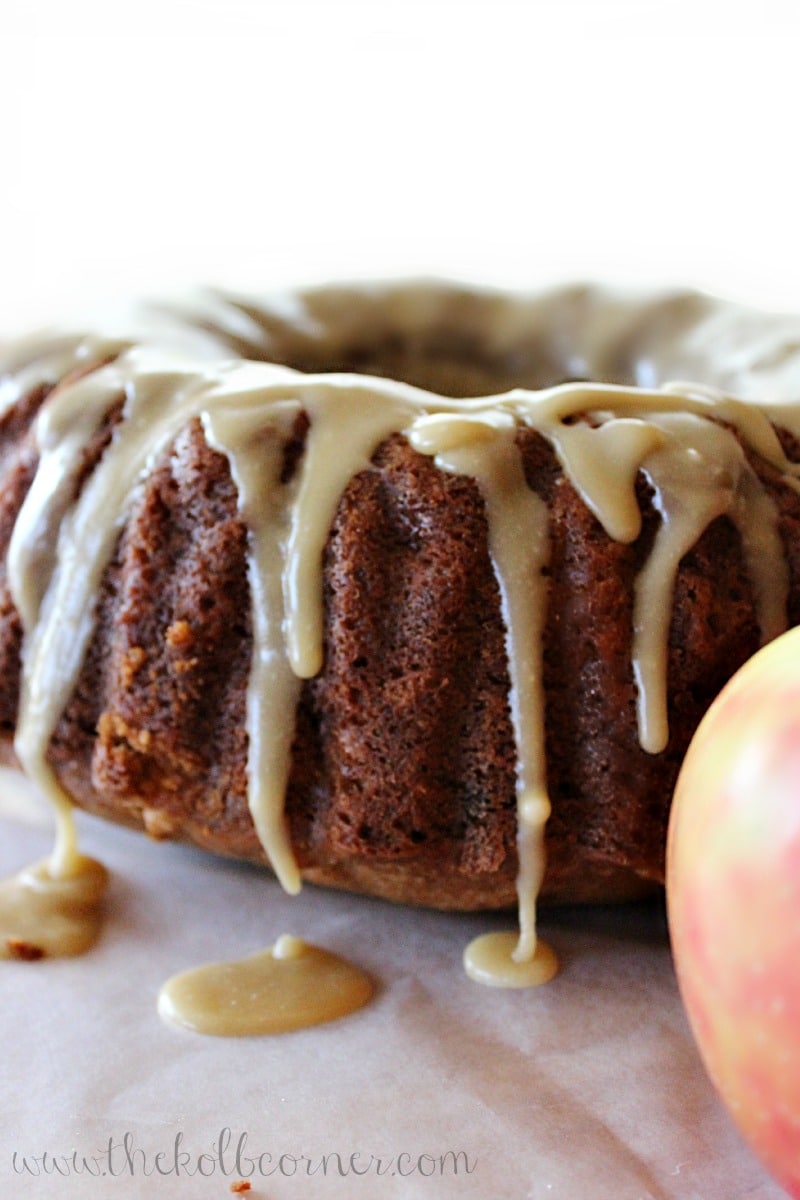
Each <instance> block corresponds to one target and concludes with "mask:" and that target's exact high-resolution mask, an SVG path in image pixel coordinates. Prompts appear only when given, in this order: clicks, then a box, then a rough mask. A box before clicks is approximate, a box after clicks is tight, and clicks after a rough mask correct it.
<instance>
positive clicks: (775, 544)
mask: <svg viewBox="0 0 800 1200" xmlns="http://www.w3.org/2000/svg"><path fill="white" fill-rule="evenodd" d="M130 328H132V329H134V332H130V331H129V330H125V331H124V332H123V333H122V335H120V336H117V334H116V332H114V333H112V334H103V335H99V334H96V333H94V334H88V335H87V334H83V333H79V334H76V335H74V336H73V335H64V336H62V335H60V334H59V335H50V334H43V335H39V336H37V337H35V338H32V339H27V340H24V341H17V342H14V343H12V344H10V345H7V346H5V347H4V348H3V349H2V351H0V401H1V402H2V410H1V417H0V455H2V479H3V488H2V495H0V546H1V548H2V559H3V562H4V565H3V566H2V568H0V722H2V731H3V734H4V736H5V752H6V756H7V758H8V759H9V760H11V759H13V758H14V756H15V757H16V760H18V761H19V762H20V763H21V764H22V765H23V767H24V768H25V769H26V770H27V771H28V772H30V773H31V774H32V775H33V776H34V778H36V779H38V780H39V782H40V783H42V785H43V786H44V787H45V788H46V789H47V790H48V791H49V792H50V794H51V795H53V796H54V797H55V798H56V799H57V801H58V802H59V803H65V802H66V801H65V799H64V797H65V796H68V797H69V798H70V799H71V801H74V802H75V803H76V804H78V805H80V806H82V807H84V808H86V809H88V810H90V811H92V812H94V813H97V814H100V815H101V816H104V817H109V818H112V819H114V820H118V821H123V822H127V823H129V824H132V825H137V826H141V827H143V828H144V829H145V830H146V831H147V832H148V833H149V834H150V835H151V836H153V837H155V838H174V839H187V840H190V841H192V842H194V843H196V844H197V845H199V846H201V847H205V848H207V849H208V850H211V851H214V852H217V853H221V854H226V855H231V856H235V857H239V858H242V859H250V860H255V861H262V862H263V861H269V862H270V863H271V865H272V866H273V868H274V869H275V871H276V872H277V874H278V876H279V877H280V878H281V880H282V882H283V883H284V885H285V886H286V887H288V888H289V889H290V890H294V889H296V887H297V886H298V885H299V880H300V878H301V876H302V877H305V878H307V879H309V880H312V881H315V882H320V883H324V884H330V885H334V886H340V887H345V888H350V889H353V890H356V891H364V892H368V893H372V894H376V895H380V896H384V897H389V898H391V899H394V900H399V901H405V902H411V903H418V904H427V905H433V906H440V907H444V908H462V909H471V908H482V907H486V908H491V907H501V906H506V905H509V904H512V903H514V901H515V899H516V898H517V894H518V892H519V898H520V900H521V903H522V909H523V912H522V926H523V933H524V929H525V925H526V917H525V906H526V904H528V902H529V901H531V903H532V899H533V898H534V897H535V895H536V893H537V892H539V891H540V890H541V894H542V895H543V896H545V897H549V898H551V899H553V900H560V901H563V900H569V901H573V900H605V899H611V898H618V897H624V896H630V895H634V894H637V893H638V892H640V891H641V890H642V889H645V888H647V887H649V886H652V885H653V884H654V883H658V882H659V881H661V880H662V878H663V864H664V844H665V830H666V824H667V815H668V809H669V803H670V796H671V792H672V788H673V784H674V781H675V777H676V773H677V771H678V768H679V766H680V763H681V760H682V758H683V755H684V752H685V750H686V748H687V745H688V742H689V739H690V738H691V736H692V733H693V731H694V729H695V727H696V726H697V724H698V722H699V720H700V717H701V716H702V714H703V713H704V711H705V710H706V708H707V707H708V705H709V703H710V702H711V700H712V699H713V697H714V696H715V695H716V693H717V692H718V691H719V689H720V688H721V686H722V685H723V683H724V682H725V681H726V680H727V679H728V678H729V676H731V675H732V674H733V672H734V671H735V670H736V669H737V668H738V667H739V665H740V664H741V663H742V662H743V661H744V660H745V659H746V658H748V657H749V656H750V655H751V654H752V653H753V652H754V651H755V650H756V649H757V647H758V646H759V644H760V642H762V641H764V640H766V639H769V638H771V637H773V636H775V635H776V634H777V633H779V632H780V631H781V630H782V629H784V628H785V627H786V626H787V624H795V623H798V621H800V495H799V494H798V476H800V468H798V466H796V465H795V462H794V459H795V457H796V452H797V442H796V441H795V436H796V435H798V434H800V407H796V406H793V405H792V401H795V400H796V401H800V323H797V322H791V321H788V320H787V321H783V320H779V319H777V318H768V317H763V318H762V317H758V316H754V315H752V314H748V313H746V312H744V311H743V310H740V309H738V308H736V307H733V306H727V305H723V304H720V303H718V302H715V301H712V300H710V299H708V298H706V297H703V296H699V295H693V294H680V295H672V296H668V297H663V296H661V297H656V298H646V299H643V300H642V299H630V298H624V297H617V296H614V295H611V294H609V293H606V292H602V291H599V290H595V289H591V288H583V287H581V288H569V289H565V290H562V291H558V292H554V293H549V294H546V295H542V296H536V297H532V298H529V297H521V296H507V295H501V294H493V293H489V292H479V291H473V290H469V289H465V288H459V287H455V286H446V285H438V284H421V285H410V284H409V285H396V286H388V287H378V286H364V287H352V288H347V287H345V288H327V289H320V290H317V291H310V292H307V293H304V294H300V295H296V296H291V297H289V298H284V299H282V300H280V301H275V300H273V301H269V302H262V301H251V300H244V299H242V298H238V297H235V296H217V295H214V296H209V297H205V298H203V299H201V300H199V301H198V302H197V303H196V304H195V305H194V307H193V308H192V309H191V311H190V310H189V309H187V308H186V307H184V308H182V309H177V308H176V309H166V308H165V309H163V310H160V311H158V312H156V311H155V310H150V312H149V315H148V316H147V319H146V320H144V321H143V322H142V324H141V327H140V326H139V325H138V324H137V325H136V327H135V328H134V326H133V325H132V326H131V327H130ZM674 380H678V381H680V380H689V381H691V382H688V383H681V382H677V383H675V382H671V381H674ZM487 397H488V398H487ZM543 831H544V833H543ZM542 838H543V839H544V850H545V852H546V856H545V857H544V858H543V856H542V854H541V849H542V846H541V843H542ZM542 874H543V879H542Z"/></svg>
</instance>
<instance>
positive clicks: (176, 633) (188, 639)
mask: <svg viewBox="0 0 800 1200" xmlns="http://www.w3.org/2000/svg"><path fill="white" fill-rule="evenodd" d="M191 643H192V627H191V625H190V624H189V622H188V621H173V623H172V624H171V625H170V627H169V629H168V630H167V645H168V646H172V647H175V646H178V647H179V646H190V645H191Z"/></svg>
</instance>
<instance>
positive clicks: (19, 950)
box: [6, 937, 44, 962]
mask: <svg viewBox="0 0 800 1200" xmlns="http://www.w3.org/2000/svg"><path fill="white" fill-rule="evenodd" d="M6 949H7V950H8V953H9V954H10V956H11V957H12V958H17V959H19V961H20V962H37V961H38V960H39V959H40V958H44V950H43V949H42V947H41V946H35V945H34V944H33V942H24V941H23V940H22V938H15V937H10V938H6Z"/></svg>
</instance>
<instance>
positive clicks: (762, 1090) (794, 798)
mask: <svg viewBox="0 0 800 1200" xmlns="http://www.w3.org/2000/svg"><path fill="white" fill-rule="evenodd" d="M667 907H668V915H669V924H670V936H671V939H672V947H673V954H674V958H675V965H676V970H677V974H678V982H679V985H680V989H681V994H682V997H683V1000H684V1003H685V1006H686V1009H687V1012H688V1014H689V1019H690V1022H691V1025H692V1028H693V1031H694V1034H695V1037H696V1040H697V1043H698V1045H699V1047H700V1052H701V1055H702V1058H703V1061H704V1062H705V1065H706V1067H707V1069H708V1072H709V1074H710V1075H711V1078H712V1079H713V1081H714V1083H715V1085H716V1087H717V1089H718V1090H719V1092H720V1094H721V1096H722V1098H723V1100H724V1101H725V1103H726V1104H727V1106H728V1108H729V1109H730V1112H731V1114H732V1115H733V1118H734V1120H735V1121H736V1123H737V1124H738V1126H739V1128H740V1129H741V1131H742V1133H743V1134H744V1136H745V1137H746V1138H747V1140H748V1141H749V1142H750V1144H751V1145H752V1147H753V1149H754V1150H755V1151H756V1153H757V1154H758V1155H759V1157H760V1158H761V1159H762V1160H763V1162H764V1163H765V1164H766V1166H767V1167H768V1169H769V1170H771V1172H772V1173H773V1174H774V1176H775V1178H776V1179H777V1180H779V1182H780V1183H781V1184H782V1185H783V1187H785V1188H786V1189H787V1191H788V1192H789V1194H790V1195H791V1196H793V1197H795V1198H796V1200H800V629H795V630H793V631H792V632H790V633H788V634H785V635H783V636H782V637H780V638H778V639H777V640H776V641H774V642H772V643H770V645H768V646H767V647H765V648H764V649H763V650H761V651H760V652H759V653H758V654H756V655H755V657H754V658H752V659H751V660H750V661H749V662H748V663H747V664H746V665H745V666H744V667H743V668H742V669H741V671H739V672H738V674H737V675H736V676H735V677H734V679H733V680H732V681H731V682H730V683H729V684H728V686H727V687H726V688H725V689H724V691H723V692H722V693H721V695H720V696H719V698H718V699H717V700H716V702H715V703H714V705H713V706H712V707H711V709H710V710H709V712H708V714H707V715H706V717H705V719H704V720H703V722H702V724H701V726H700V728H699V730H698V732H697V735H696V737H695V739H694V741H693V742H692V745H691V747H690V749H689V753H688V756H687V758H686V761H685V764H684V766H683V770H682V772H681V775H680V779H679V781H678V786H677V790H676V793H675V799H674V801H673V808H672V815H671V819H670V828H669V838H668V847H667Z"/></svg>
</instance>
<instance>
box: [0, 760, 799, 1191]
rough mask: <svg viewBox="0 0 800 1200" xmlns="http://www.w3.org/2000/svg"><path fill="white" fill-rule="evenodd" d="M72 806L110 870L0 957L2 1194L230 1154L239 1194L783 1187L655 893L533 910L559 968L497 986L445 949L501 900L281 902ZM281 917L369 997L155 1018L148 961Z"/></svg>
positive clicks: (10, 830)
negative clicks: (369, 981) (89, 924)
mask: <svg viewBox="0 0 800 1200" xmlns="http://www.w3.org/2000/svg"><path fill="white" fill-rule="evenodd" d="M9 780H11V781H12V782H11V785H10V786H9ZM0 789H1V790H0V872H1V873H2V875H4V876H5V875H7V874H11V873H12V872H13V871H15V870H17V869H18V868H19V867H21V866H23V865H24V864H26V863H28V862H31V861H33V860H35V859H37V858H40V857H42V856H43V855H45V854H46V853H48V851H49V849H50V843H51V834H50V825H49V820H48V814H47V813H46V811H45V810H44V809H43V807H42V805H41V802H39V801H38V800H31V799H30V793H29V792H28V790H27V787H26V785H24V783H23V782H22V781H20V780H18V779H17V777H16V776H15V775H11V774H8V773H7V774H6V775H5V776H4V778H3V779H2V780H1V781H0ZM80 824H81V830H82V844H83V847H84V849H85V850H86V851H87V852H88V853H91V854H94V855H96V856H97V857H99V858H101V859H102V860H103V861H104V862H105V863H106V865H107V866H108V867H109V868H110V869H111V871H112V872H113V883H112V886H111V892H110V898H109V915H108V920H107V924H106V927H105V932H104V935H103V937H102V940H101V942H100V943H99V944H98V946H97V948H96V949H95V950H94V951H92V952H91V953H90V954H89V955H87V956H86V957H84V958H82V959H74V960H64V961H42V962H38V963H0V996H2V1010H1V1011H2V1051H1V1053H2V1099H1V1100H0V1181H1V1182H2V1183H3V1185H4V1186H3V1187H2V1195H3V1196H4V1197H5V1196H9V1197H12V1196H13V1197H15V1198H16V1197H22V1198H24V1200H27V1198H28V1197H36V1198H37V1200H40V1198H42V1197H49V1196H58V1197H59V1200H61V1198H64V1200H68V1198H71V1197H76V1198H80V1200H85V1198H89V1200H91V1198H93V1197H97V1198H98V1200H99V1198H101V1197H102V1200H123V1198H127V1197H138V1196H148V1197H150V1196H152V1197H154V1198H155V1200H159V1198H161V1197H163V1198H164V1200H166V1198H167V1197H170V1198H172V1197H179V1198H181V1197H186V1198H188V1197H191V1198H192V1200H206V1198H207V1197H208V1198H210V1197H217V1198H219V1200H222V1198H223V1197H225V1196H230V1194H231V1192H230V1185H231V1183H232V1182H233V1181H235V1180H236V1179H240V1178H243V1177H248V1176H249V1182H250V1183H251V1190H250V1192H249V1193H246V1194H247V1195H248V1196H252V1197H253V1198H254V1200H284V1198H285V1200H293V1198H297V1200H301V1198H302V1200H339V1198H343V1200H344V1198H347V1200H352V1198H354V1197H355V1198H358V1197H369V1198H370V1200H373V1198H376V1200H390V1198H395V1197H402V1198H410V1200H416V1198H417V1197H420V1198H421V1197H426V1198H427V1197H436V1198H437V1200H440V1198H444V1200H449V1198H450V1197H453V1198H454V1200H455V1198H458V1200H471V1198H473V1197H475V1198H480V1200H672V1198H679V1200H743V1198H745V1197H747V1200H778V1198H779V1197H782V1196H783V1192H782V1191H781V1190H780V1189H779V1188H778V1187H777V1186H776V1185H775V1184H774V1183H771V1182H770V1181H769V1180H768V1178H767V1176H766V1174H765V1173H764V1171H763V1169H762V1168H761V1167H760V1165H759V1164H758V1163H757V1162H756V1161H755V1159H754V1157H753V1156H752V1154H751V1153H750V1151H749V1150H748V1149H747V1148H746V1147H745V1145H744V1144H743V1142H742V1140H741V1139H740V1137H739V1135H738V1134H737V1132H736V1131H735V1130H734V1128H733V1126H732V1125H731V1123H730V1121H729V1120H728V1118H727V1115H726V1114H725V1112H724V1111H723V1109H722V1106H721V1104H720V1103H719V1102H718V1101H717V1099H716V1098H715V1095H714V1093H713V1091H712V1089H711V1086H710V1084H709V1083H708V1082H707V1081H706V1078H705V1076H704V1073H703V1069H702V1067H701V1065H700V1063H699V1060H698V1058H697V1056H696V1052H695V1050H694V1047H693V1044H692V1042H691V1039H690V1035H689V1032H688V1027H687V1024H686V1020H685V1017H684V1015H683V1012H682V1009H681V1005H680V1001H679V997H678V994H677V991H676V986H675V981H674V975H673V971H672V966H671V962H670V956H669V949H668V943H667V937H666V929H665V924H664V919H663V913H662V911H661V908H660V906H659V905H647V906H637V907H634V908H625V909H594V910H589V909H580V910H578V909H569V910H561V911H559V912H558V913H550V914H545V915H544V917H543V919H542V932H543V934H544V936H545V937H546V938H548V940H550V941H551V943H552V944H553V945H554V946H555V947H556V948H557V950H558V952H559V954H560V957H561V960H562V971H561V974H560V976H559V977H558V978H557V979H556V980H555V981H554V982H553V983H552V984H550V985H548V986H546V987H544V988H541V989H538V990H535V991H530V992H513V991H500V990H495V989H488V988H483V987H480V986H479V985H476V984H473V983H470V982H469V980H468V979H467V978H466V977H465V975H464V974H463V971H462V968H461V963H460V958H461V951H462V949H463V947H464V945H465V944H466V942H467V941H468V940H469V939H470V938H471V937H473V936H474V935H475V934H477V933H479V932H481V931H484V930H486V929H488V928H495V927H500V926H503V925H508V921H507V920H504V919H502V918H497V917H489V918H487V917H485V916H480V915H479V916H466V917H465V916H450V915H442V914H439V913H427V912H416V911H411V910H408V909H402V908H395V907H393V906H390V905H388V904H384V903H381V902H378V901H371V900H368V899H363V898H359V897H350V896H346V895H341V894H337V893H333V892H327V891H322V890H317V889H313V888H311V887H306V888H305V889H304V891H303V893H302V895H301V896H300V897H299V898H296V899H290V898H288V897H286V896H284V895H283V894H282V892H281V890H280V888H279V886H278V885H277V884H276V883H275V882H274V881H273V880H272V879H271V878H270V877H269V876H268V875H267V874H265V873H262V872H259V871H257V870H255V869H250V868H247V867H242V866H239V865H236V864H231V863H227V862H223V861H220V860H217V859H213V858H209V857H205V856H203V855H201V854H200V853H196V852H194V851H191V850H188V849H185V848H182V847H177V846H170V845H155V844H153V843H151V842H149V841H148V840H147V839H145V838H144V837H142V836H141V835H138V834H134V833H130V832H127V831H124V830H118V829H116V828H114V827H112V826H107V825H104V824H101V823H100V822H97V821H94V820H92V819H91V818H83V819H81V821H80ZM283 932H293V933H296V934H297V935H299V936H302V937H304V938H306V939H307V940H309V941H312V942H318V943H320V944H323V945H324V946H326V947H328V948H329V949H332V950H335V951H337V952H339V953H342V954H344V955H345V956H347V957H350V958H352V959H354V960H355V961H357V962H359V963H360V964H361V965H362V966H364V967H365V968H366V969H367V970H369V971H370V972H371V973H372V975H373V976H374V978H375V980H376V981H377V982H378V984H379V987H380V992H379V995H378V997H377V1000H376V1001H375V1002H374V1003H373V1004H372V1005H371V1006H370V1007H369V1008H367V1009H365V1010H363V1011H362V1012H360V1013H357V1014H355V1015H354V1016H351V1017H349V1018H347V1019H345V1020H343V1021H340V1022H338V1023H335V1024H331V1025H328V1026H323V1027H318V1028H317V1029H314V1030H308V1031H303V1032H300V1033H295V1034H289V1035H284V1036H283V1037H279V1038H273V1039H242V1040H227V1041H223V1040H214V1039H210V1038H203V1037H199V1036H196V1035H193V1034H190V1033H186V1032H182V1031H180V1030H177V1029H174V1028H171V1027H168V1026H166V1025H165V1024H163V1023H162V1021H161V1020H160V1018H159V1017H158V1015H157V1012H156V1007H155V1005H156V996H157V993H158V989H159V986H160V984H161V983H162V982H163V981H164V980H165V979H166V978H167V977H168V976H169V975H171V974H173V973H174V972H175V971H177V970H181V969H183V968H185V967H188V966H193V965H196V964H199V963H202V962H206V961H210V960H215V959H219V958H225V957H232V956H238V955H242V954H246V953H249V952H251V951H253V950H256V949H258V948H260V947H261V946H263V945H267V944H270V943H272V942H273V941H274V940H275V938H276V937H277V936H278V935H280V934H281V933H283ZM237 1147H238V1151H239V1161H238V1162H237V1160H236V1151H237ZM159 1153H160V1155H161V1157H160V1158H159V1157H158V1155H159ZM44 1155H47V1158H46V1159H43V1156H44ZM203 1156H204V1157H203ZM337 1156H338V1157H337ZM456 1170H457V1173H456ZM104 1172H105V1174H104Z"/></svg>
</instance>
